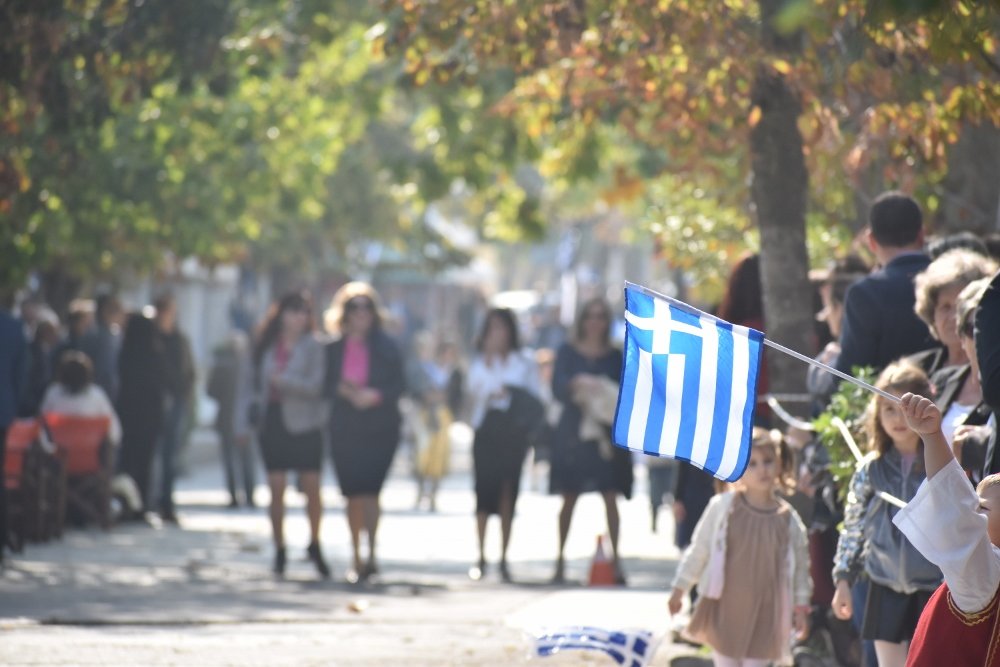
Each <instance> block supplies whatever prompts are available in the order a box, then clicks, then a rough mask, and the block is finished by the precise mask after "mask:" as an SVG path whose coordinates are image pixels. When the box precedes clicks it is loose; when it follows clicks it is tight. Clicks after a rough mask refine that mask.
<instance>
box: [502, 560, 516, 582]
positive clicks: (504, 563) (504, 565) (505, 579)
mask: <svg viewBox="0 0 1000 667" xmlns="http://www.w3.org/2000/svg"><path fill="white" fill-rule="evenodd" d="M500 581H502V582H503V583H505V584H509V583H511V582H512V581H514V580H513V579H512V578H511V576H510V570H509V569H508V568H507V561H505V560H502V561H500Z"/></svg>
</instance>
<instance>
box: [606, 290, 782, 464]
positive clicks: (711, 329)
mask: <svg viewBox="0 0 1000 667" xmlns="http://www.w3.org/2000/svg"><path fill="white" fill-rule="evenodd" d="M625 321H626V327H625V361H624V365H623V368H622V376H621V387H620V390H619V394H618V409H617V411H616V412H615V422H614V440H615V443H616V444H618V445H619V446H622V447H627V448H628V449H634V450H636V451H640V452H643V453H645V454H651V455H653V456H665V457H668V458H674V459H680V460H682V461H688V462H690V463H692V464H694V465H695V466H697V467H699V468H702V469H703V470H706V471H707V472H710V473H712V474H713V475H714V476H715V477H717V478H718V479H721V480H725V481H729V482H731V481H734V480H737V479H739V478H740V477H741V476H742V475H743V471H744V470H746V467H747V463H748V462H749V460H750V440H751V437H752V431H753V414H754V408H755V405H756V399H757V373H758V371H759V369H760V360H761V346H762V345H763V342H764V334H762V333H761V332H759V331H755V330H754V329H749V328H747V327H742V326H736V325H733V324H730V323H728V322H724V321H722V320H720V319H718V318H715V317H712V316H711V315H709V314H707V313H703V312H701V311H700V310H697V309H695V308H692V307H691V306H688V305H687V304H685V303H682V302H680V301H677V300H675V299H671V298H669V297H666V296H661V295H656V294H655V293H651V292H650V291H649V290H646V289H644V288H642V287H639V286H638V285H633V284H631V283H626V287H625Z"/></svg>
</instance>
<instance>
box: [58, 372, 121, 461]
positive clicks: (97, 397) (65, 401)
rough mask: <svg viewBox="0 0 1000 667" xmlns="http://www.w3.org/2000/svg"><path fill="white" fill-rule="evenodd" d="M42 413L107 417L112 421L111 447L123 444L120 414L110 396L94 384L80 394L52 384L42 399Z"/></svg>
mask: <svg viewBox="0 0 1000 667" xmlns="http://www.w3.org/2000/svg"><path fill="white" fill-rule="evenodd" d="M40 412H41V413H42V414H45V413H48V412H55V413H59V414H64V415H76V416H79V417H107V418H108V419H109V420H110V424H109V426H108V440H109V441H110V442H111V446H112V447H117V446H118V443H119V442H121V439H122V425H121V422H119V421H118V414H117V413H115V409H114V407H113V406H112V405H111V401H110V400H108V395H107V394H105V393H104V390H103V389H101V388H100V387H99V386H98V385H96V384H94V383H93V382H91V383H90V384H89V385H87V387H86V389H84V390H83V391H81V392H80V393H79V394H71V393H69V392H68V391H66V388H65V387H63V386H62V385H61V384H59V383H58V382H54V383H52V385H51V386H50V387H49V388H48V390H47V391H46V392H45V398H43V399H42V407H41V410H40Z"/></svg>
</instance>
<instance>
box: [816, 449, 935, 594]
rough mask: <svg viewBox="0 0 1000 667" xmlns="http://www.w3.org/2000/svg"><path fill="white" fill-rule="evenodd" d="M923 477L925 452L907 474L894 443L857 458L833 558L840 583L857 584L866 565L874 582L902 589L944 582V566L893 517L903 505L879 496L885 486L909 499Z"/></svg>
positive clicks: (910, 590)
mask: <svg viewBox="0 0 1000 667" xmlns="http://www.w3.org/2000/svg"><path fill="white" fill-rule="evenodd" d="M924 477H925V473H924V465H923V458H922V456H920V455H919V454H918V456H917V459H916V460H915V461H914V463H913V467H912V468H911V469H910V471H909V474H907V475H905V476H904V475H903V467H902V457H901V456H900V455H899V452H898V451H897V450H896V448H894V447H893V448H890V449H889V451H887V452H886V453H885V454H882V455H881V456H879V455H878V454H874V453H873V454H870V455H868V456H867V457H865V459H864V460H862V461H861V462H860V463H858V467H857V470H856V471H855V472H854V476H853V477H852V478H851V488H850V493H849V494H848V496H847V507H846V508H845V511H844V530H843V532H842V533H841V535H840V541H839V542H838V543H837V555H836V557H835V558H834V567H833V579H834V581H835V582H836V581H840V580H847V581H848V582H851V583H853V582H854V581H855V580H856V579H857V578H858V576H859V575H860V574H861V572H862V570H863V571H864V573H865V574H867V575H868V577H869V578H870V579H871V580H872V581H874V582H875V583H877V584H880V585H882V586H886V587H888V588H891V589H892V590H894V591H896V592H898V593H906V594H909V593H915V592H917V591H933V590H934V589H936V588H937V587H938V586H939V585H940V584H941V570H939V569H938V567H937V566H936V565H933V564H932V563H931V562H930V561H928V560H927V559H926V558H924V557H923V556H922V555H921V554H920V552H919V551H917V549H916V548H915V547H914V546H913V545H912V544H910V541H909V540H907V539H906V537H905V536H904V535H903V534H902V533H901V532H900V531H899V529H898V528H896V526H895V525H893V523H892V518H893V517H894V516H895V515H896V512H897V511H899V510H898V509H897V508H896V507H895V506H894V505H891V504H890V503H888V502H887V501H885V500H883V499H882V498H880V497H879V496H878V495H877V494H878V492H879V491H883V492H885V493H888V494H890V495H893V496H895V497H897V498H899V499H900V500H902V501H904V502H909V501H910V500H911V499H912V498H913V496H914V495H915V494H916V492H917V488H918V487H919V486H920V483H921V482H923V481H924Z"/></svg>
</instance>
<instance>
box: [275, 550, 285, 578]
mask: <svg viewBox="0 0 1000 667" xmlns="http://www.w3.org/2000/svg"><path fill="white" fill-rule="evenodd" d="M286 560H287V558H286V556H285V547H278V548H277V549H275V550H274V567H273V568H272V570H273V572H274V573H275V574H276V575H278V576H279V577H280V576H282V575H284V574H285V562H286Z"/></svg>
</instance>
